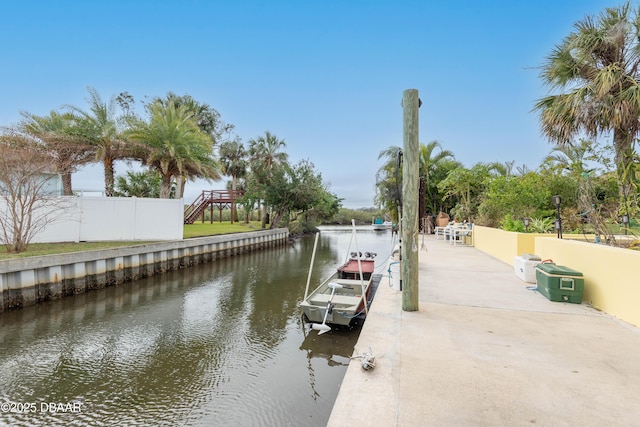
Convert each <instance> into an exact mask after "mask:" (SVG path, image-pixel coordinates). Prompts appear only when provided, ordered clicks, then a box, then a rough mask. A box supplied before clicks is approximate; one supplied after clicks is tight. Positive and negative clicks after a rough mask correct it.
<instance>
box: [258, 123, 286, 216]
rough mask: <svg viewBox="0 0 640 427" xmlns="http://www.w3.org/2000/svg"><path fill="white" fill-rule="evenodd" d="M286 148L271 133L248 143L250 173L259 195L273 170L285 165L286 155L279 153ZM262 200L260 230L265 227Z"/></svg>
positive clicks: (264, 203) (264, 209)
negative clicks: (258, 189) (258, 188)
mask: <svg viewBox="0 0 640 427" xmlns="http://www.w3.org/2000/svg"><path fill="white" fill-rule="evenodd" d="M284 147H286V143H285V142H284V140H283V139H278V137H277V136H275V135H273V134H272V133H271V132H269V131H266V132H265V134H264V136H259V137H257V138H256V139H252V140H250V141H249V154H250V155H251V160H250V162H251V173H252V174H253V176H254V182H256V183H257V185H259V186H260V187H261V189H260V193H262V194H263V195H264V194H265V193H266V192H265V189H266V188H265V186H266V185H268V184H269V181H270V180H271V178H272V176H273V172H274V169H275V168H276V167H279V166H280V165H284V164H286V163H287V158H288V156H287V153H285V152H283V151H280V150H281V149H282V148H284ZM262 199H263V211H262V228H265V227H266V226H267V209H268V207H267V205H266V202H265V201H264V196H263V197H262Z"/></svg>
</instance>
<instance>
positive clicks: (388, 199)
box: [375, 145, 402, 222]
mask: <svg viewBox="0 0 640 427" xmlns="http://www.w3.org/2000/svg"><path fill="white" fill-rule="evenodd" d="M381 159H384V160H385V162H384V163H383V164H382V166H380V168H379V169H378V172H377V173H376V196H375V202H376V204H377V205H378V207H379V208H382V209H383V210H384V211H386V212H387V213H388V214H389V216H390V217H391V219H392V220H393V221H396V222H397V221H399V220H400V218H399V216H400V215H399V213H398V208H399V207H400V206H401V205H402V165H401V160H402V149H401V148H400V147H398V146H395V145H391V146H389V147H387V148H386V149H384V150H382V151H380V153H379V154H378V160H381Z"/></svg>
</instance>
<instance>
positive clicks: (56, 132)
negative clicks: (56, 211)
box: [18, 111, 95, 196]
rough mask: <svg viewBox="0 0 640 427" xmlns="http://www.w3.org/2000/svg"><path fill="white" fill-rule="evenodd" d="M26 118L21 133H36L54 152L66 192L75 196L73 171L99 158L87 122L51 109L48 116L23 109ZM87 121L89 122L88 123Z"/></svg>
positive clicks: (33, 134) (63, 188) (63, 191)
mask: <svg viewBox="0 0 640 427" xmlns="http://www.w3.org/2000/svg"><path fill="white" fill-rule="evenodd" d="M20 114H21V115H22V117H23V120H22V121H21V122H20V123H19V124H18V129H19V130H20V131H21V132H24V133H27V134H30V135H32V136H33V137H35V138H37V139H38V140H39V141H40V142H41V143H42V144H44V145H46V149H47V151H48V152H49V153H50V154H51V155H52V158H53V159H54V162H55V168H56V172H57V173H59V174H60V176H61V177H62V193H63V195H65V196H71V195H73V188H72V185H71V174H72V173H73V172H75V171H76V170H77V168H78V166H81V165H84V164H86V163H89V162H90V161H91V160H92V159H93V158H95V149H94V147H92V146H91V145H87V144H86V143H85V139H84V138H83V131H85V130H86V129H83V124H82V123H79V121H78V120H77V118H76V117H74V115H73V114H71V113H59V112H57V111H51V112H50V113H49V115H48V116H38V115H35V114H31V113H27V112H21V113H20ZM85 124H86V123H85Z"/></svg>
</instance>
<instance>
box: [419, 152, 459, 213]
mask: <svg viewBox="0 0 640 427" xmlns="http://www.w3.org/2000/svg"><path fill="white" fill-rule="evenodd" d="M436 149H437V150H439V151H437V152H436ZM445 160H455V156H454V155H453V152H451V151H449V150H443V149H442V146H441V145H440V143H439V142H438V141H431V142H429V143H428V144H426V145H425V144H422V143H421V144H420V191H419V193H420V195H419V202H420V203H419V204H420V207H419V212H420V218H424V216H425V214H426V210H427V208H428V209H429V210H430V211H431V213H432V214H434V215H436V214H437V212H436V210H437V209H438V198H439V197H438V183H437V182H432V181H433V180H432V177H433V175H434V172H435V170H436V169H437V168H438V167H439V166H440V165H441V164H442V163H443V162H444V161H445ZM426 204H428V206H426Z"/></svg>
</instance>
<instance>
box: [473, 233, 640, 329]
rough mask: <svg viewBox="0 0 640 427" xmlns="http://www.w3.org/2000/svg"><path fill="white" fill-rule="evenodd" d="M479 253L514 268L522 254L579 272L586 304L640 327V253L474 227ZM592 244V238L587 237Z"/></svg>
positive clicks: (550, 236)
mask: <svg viewBox="0 0 640 427" xmlns="http://www.w3.org/2000/svg"><path fill="white" fill-rule="evenodd" d="M473 230H474V233H475V236H474V245H475V247H476V248H477V249H479V250H481V251H483V252H485V253H487V254H489V255H491V256H493V257H494V258H497V259H499V260H501V261H504V262H506V263H507V264H509V265H513V264H514V257H516V256H520V255H522V254H523V253H531V254H536V255H539V256H540V257H541V258H542V259H551V260H553V262H555V263H556V264H560V265H566V266H567V267H570V268H573V269H574V270H578V271H580V272H581V273H582V274H583V276H584V292H583V295H582V299H583V301H585V302H587V303H588V304H591V305H592V306H593V307H595V308H597V309H598V310H602V311H605V312H607V313H609V314H611V315H613V316H615V317H617V318H619V319H621V320H624V321H625V322H628V323H631V324H632V325H635V326H640V310H638V307H640V279H639V278H638V277H639V276H638V266H640V251H632V250H629V249H623V248H615V247H611V246H606V245H597V244H594V243H589V242H587V241H578V240H577V239H580V240H585V236H582V235H571V234H569V235H565V236H564V237H565V238H563V239H558V238H557V237H556V235H555V234H534V233H515V232H509V231H504V230H500V229H496V228H489V227H481V226H474V228H473ZM586 239H587V240H593V236H586Z"/></svg>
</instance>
